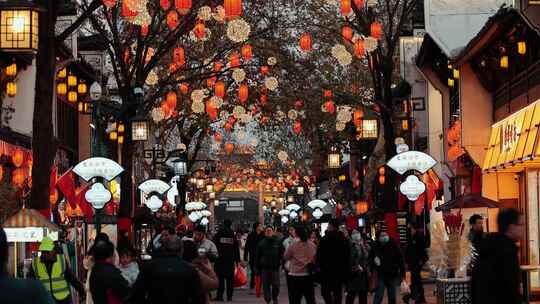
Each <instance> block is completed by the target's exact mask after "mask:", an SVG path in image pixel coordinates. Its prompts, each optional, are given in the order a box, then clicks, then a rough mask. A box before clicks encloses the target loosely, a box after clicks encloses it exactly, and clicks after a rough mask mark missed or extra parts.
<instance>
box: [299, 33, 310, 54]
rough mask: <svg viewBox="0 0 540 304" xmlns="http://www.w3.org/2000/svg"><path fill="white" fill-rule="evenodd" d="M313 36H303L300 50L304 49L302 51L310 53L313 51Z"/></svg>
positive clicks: (305, 34)
mask: <svg viewBox="0 0 540 304" xmlns="http://www.w3.org/2000/svg"><path fill="white" fill-rule="evenodd" d="M311 43H312V42H311V35H310V34H308V33H304V34H302V36H300V48H301V49H302V51H304V52H309V51H311V48H312V46H311Z"/></svg>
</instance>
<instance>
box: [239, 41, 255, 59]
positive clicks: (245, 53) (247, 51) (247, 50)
mask: <svg viewBox="0 0 540 304" xmlns="http://www.w3.org/2000/svg"><path fill="white" fill-rule="evenodd" d="M241 53H242V58H244V60H246V61H250V60H251V58H253V49H252V47H251V45H249V44H246V45H244V46H243V47H242V49H241Z"/></svg>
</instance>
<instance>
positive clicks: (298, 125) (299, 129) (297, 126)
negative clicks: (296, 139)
mask: <svg viewBox="0 0 540 304" xmlns="http://www.w3.org/2000/svg"><path fill="white" fill-rule="evenodd" d="M293 131H294V134H296V135H299V134H300V132H302V123H301V122H300V121H299V120H297V121H295V122H294V127H293Z"/></svg>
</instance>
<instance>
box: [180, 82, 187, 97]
mask: <svg viewBox="0 0 540 304" xmlns="http://www.w3.org/2000/svg"><path fill="white" fill-rule="evenodd" d="M180 92H182V94H184V95H185V94H187V93H188V92H189V85H188V84H187V83H182V84H181V85H180Z"/></svg>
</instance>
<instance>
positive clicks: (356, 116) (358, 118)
mask: <svg viewBox="0 0 540 304" xmlns="http://www.w3.org/2000/svg"><path fill="white" fill-rule="evenodd" d="M363 117H364V112H363V111H362V110H360V109H358V110H356V111H354V113H353V123H354V125H355V126H356V127H360V126H361V125H362V118H363Z"/></svg>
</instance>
